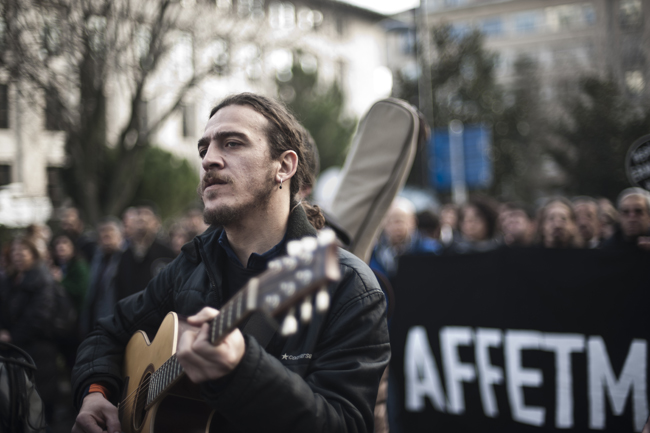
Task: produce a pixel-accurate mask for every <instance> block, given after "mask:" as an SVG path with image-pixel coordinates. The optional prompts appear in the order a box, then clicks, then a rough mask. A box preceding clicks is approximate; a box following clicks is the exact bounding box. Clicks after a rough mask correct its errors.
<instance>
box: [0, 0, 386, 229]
mask: <svg viewBox="0 0 650 433" xmlns="http://www.w3.org/2000/svg"><path fill="white" fill-rule="evenodd" d="M181 4H182V6H183V7H184V8H185V9H186V11H188V13H189V12H191V11H194V12H197V11H198V12H199V17H198V18H196V26H197V27H199V26H201V25H205V24H206V23H208V25H210V23H212V24H214V23H222V22H223V24H224V25H226V21H228V25H233V23H235V25H234V26H233V31H232V32H230V35H231V37H230V38H228V39H227V40H226V39H219V38H215V39H213V40H211V41H209V42H210V43H208V44H207V45H206V44H203V45H202V46H201V48H200V49H199V48H197V46H198V44H197V41H195V40H193V36H192V35H191V34H190V33H189V32H183V31H179V32H178V34H177V37H176V39H175V41H174V44H173V47H172V48H171V50H170V51H169V55H168V56H167V57H166V60H165V63H164V64H163V65H161V67H159V68H157V71H158V72H157V73H156V75H155V77H154V78H153V79H152V80H149V82H148V84H147V86H146V87H145V89H143V95H144V97H143V106H142V107H139V115H140V117H141V119H140V120H141V121H142V122H143V123H145V124H146V122H147V121H151V120H152V119H158V118H159V117H160V116H162V115H163V114H164V113H165V112H166V111H168V110H169V108H170V106H171V105H172V104H173V103H174V100H175V97H176V94H177V93H178V91H179V88H180V87H181V85H182V83H183V82H184V80H186V79H187V78H188V76H189V75H188V71H190V72H191V70H192V69H191V68H199V67H201V66H204V64H205V62H211V65H209V66H210V68H212V71H213V72H214V73H212V74H210V75H209V76H207V77H206V78H205V79H203V80H201V81H200V82H199V83H197V84H196V85H195V86H194V87H193V88H192V89H191V90H190V91H189V92H187V93H186V94H185V96H184V98H183V102H182V105H181V107H180V109H178V110H175V111H174V112H173V114H172V115H171V116H169V117H168V118H166V120H165V121H164V122H163V123H162V124H161V126H160V127H159V128H157V129H156V130H155V133H154V134H153V135H152V136H151V139H150V141H151V143H152V144H154V145H157V146H160V147H162V148H163V149H165V150H167V151H169V152H171V153H173V154H175V155H177V156H181V157H184V158H187V159H188V160H189V161H190V162H192V163H193V164H195V165H196V167H197V170H198V165H199V158H197V155H196V141H197V139H198V138H199V137H200V135H201V134H202V129H203V127H204V125H205V123H206V121H207V116H208V114H209V112H210V109H211V107H212V106H214V104H215V103H216V102H218V101H219V100H220V99H222V98H223V97H224V96H226V95H229V94H232V93H238V92H242V91H253V92H258V93H262V94H265V95H268V96H274V97H275V96H278V95H277V80H279V81H282V80H286V79H288V78H290V74H291V67H292V65H293V64H294V63H296V62H297V63H299V64H300V65H301V67H302V68H303V69H304V70H305V71H316V70H317V71H318V76H319V82H322V83H323V84H326V83H331V82H333V81H334V80H337V81H338V83H339V85H340V86H341V87H342V89H343V90H344V92H345V95H346V96H347V100H346V110H347V111H348V112H349V113H350V114H351V115H355V116H357V117H358V116H361V115H362V114H363V113H364V112H365V111H366V110H367V109H368V108H369V107H370V105H371V104H372V103H373V102H374V101H376V100H377V99H380V98H383V97H386V96H389V95H390V91H391V89H390V73H389V71H388V69H387V68H386V62H387V61H386V50H385V43H384V38H385V33H384V31H383V29H382V28H381V27H380V26H379V25H378V23H379V22H380V21H381V20H383V19H384V18H385V17H384V16H383V15H380V14H376V13H374V12H370V11H368V10H365V9H361V8H357V7H354V6H351V5H348V4H345V3H341V2H338V1H333V0H297V1H294V2H286V1H283V2H279V1H262V0H184V1H183V2H181ZM224 17H225V18H224ZM226 18H227V19H226ZM237 24H239V25H242V26H246V28H247V29H248V33H249V35H250V34H253V35H254V37H253V38H251V37H247V38H242V39H241V40H239V39H238V38H237V31H238V30H239V29H238V28H237V27H236V25H237ZM5 28H6V26H5V25H4V24H3V23H0V39H2V40H4V37H5V36H6V35H5ZM251 32H252V33H251ZM53 35H54V36H56V29H54V33H53V32H52V31H49V32H44V33H43V34H42V35H41V36H40V37H41V38H42V39H43V43H44V44H46V43H51V41H52V39H53V38H52V36H53ZM54 39H56V37H54ZM139 43H141V41H139V40H138V39H137V38H136V39H135V40H134V41H133V46H134V49H135V50H137V49H138V44H139ZM206 47H207V48H206ZM24 85H26V84H25V83H23V82H21V80H16V79H11V77H10V75H9V73H8V71H6V70H2V67H1V65H0V224H2V225H6V226H11V227H20V226H25V225H27V224H29V223H43V222H44V221H46V220H47V219H48V218H49V217H50V215H51V212H52V208H53V207H52V203H54V205H55V206H57V205H59V204H60V202H61V200H62V199H63V198H64V197H63V192H62V189H61V184H60V179H59V176H58V173H59V171H60V169H61V167H64V166H65V165H66V164H68V163H69V159H67V158H66V151H65V141H66V135H65V133H64V132H63V131H58V130H57V129H58V128H57V125H56V122H52V121H51V120H50V119H49V117H50V116H49V115H48V113H51V112H52V110H56V108H55V107H51V106H48V103H47V102H48V101H47V100H45V99H44V100H43V101H41V102H42V103H40V104H38V103H37V104H34V102H33V100H30V102H28V100H27V99H26V98H23V97H22V96H21V95H23V92H21V86H24ZM130 91H131V89H129V88H128V85H125V84H124V80H123V77H120V76H117V75H116V76H112V77H108V78H107V79H106V86H105V94H106V98H107V104H106V106H107V108H106V130H107V136H108V141H109V143H111V142H116V140H117V139H118V136H119V135H120V134H121V132H122V131H123V130H124V127H125V122H127V121H128V119H129V114H128V113H130V110H131V107H130V105H129V104H130V99H129V97H130V96H129V92H130ZM279 96H280V97H281V98H283V99H286V100H289V99H290V98H292V97H295V95H290V94H289V95H283V94H280V95H279Z"/></svg>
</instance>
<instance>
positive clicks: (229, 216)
mask: <svg viewBox="0 0 650 433" xmlns="http://www.w3.org/2000/svg"><path fill="white" fill-rule="evenodd" d="M275 187H276V183H275V182H274V178H273V175H272V173H271V171H270V170H269V172H268V173H267V177H266V179H264V180H263V181H262V182H261V184H260V185H259V186H258V188H257V191H256V192H255V194H254V196H253V201H252V202H250V203H244V204H241V205H238V206H227V205H222V206H219V207H217V208H214V209H208V208H205V209H204V210H203V221H204V222H205V223H206V224H208V225H217V226H228V225H231V224H233V223H236V222H237V221H242V220H243V219H244V217H245V216H246V215H247V214H250V213H254V212H258V211H259V210H260V209H264V208H265V207H266V206H267V205H268V203H269V200H270V199H271V191H273V188H275ZM199 188H200V186H199Z"/></svg>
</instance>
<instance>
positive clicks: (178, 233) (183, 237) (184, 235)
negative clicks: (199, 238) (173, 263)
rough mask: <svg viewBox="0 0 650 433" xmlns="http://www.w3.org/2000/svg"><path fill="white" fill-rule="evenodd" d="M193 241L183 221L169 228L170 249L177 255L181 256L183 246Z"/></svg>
mask: <svg viewBox="0 0 650 433" xmlns="http://www.w3.org/2000/svg"><path fill="white" fill-rule="evenodd" d="M191 240H192V238H191V237H190V234H189V233H188V231H187V230H186V228H185V225H184V224H183V222H182V221H177V222H175V223H173V224H172V225H171V226H170V227H169V247H170V248H171V249H172V251H174V253H176V255H178V254H180V253H181V248H183V245H185V244H186V243H188V242H189V241H191Z"/></svg>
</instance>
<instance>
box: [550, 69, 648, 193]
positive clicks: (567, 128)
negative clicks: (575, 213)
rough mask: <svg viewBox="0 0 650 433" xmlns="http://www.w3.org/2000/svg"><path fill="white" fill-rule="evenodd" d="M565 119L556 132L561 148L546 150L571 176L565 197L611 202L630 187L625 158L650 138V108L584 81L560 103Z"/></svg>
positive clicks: (607, 85)
mask: <svg viewBox="0 0 650 433" xmlns="http://www.w3.org/2000/svg"><path fill="white" fill-rule="evenodd" d="M564 106H565V109H566V110H567V112H568V114H569V119H568V120H567V121H565V122H563V123H562V124H561V125H560V126H559V127H558V129H557V133H558V135H559V136H560V137H561V138H563V139H564V142H565V143H564V144H565V145H564V146H562V147H558V148H553V149H549V152H551V154H552V156H553V157H554V158H555V160H556V161H557V162H558V164H559V165H560V166H561V167H562V168H563V169H564V170H565V171H566V173H567V175H568V176H569V182H568V183H567V192H568V193H571V194H580V195H583V194H584V195H593V196H604V197H608V198H610V199H615V198H616V196H617V195H618V193H619V192H620V191H621V190H622V189H624V188H627V187H629V186H630V183H629V181H628V180H627V176H626V174H625V157H626V154H627V151H628V149H629V147H630V146H631V145H632V143H633V142H634V141H635V140H636V139H638V138H640V137H641V136H643V135H645V134H648V133H649V132H650V107H648V106H643V105H641V104H640V103H639V102H637V101H635V100H634V99H632V98H630V97H629V95H626V94H625V93H624V92H622V91H621V89H620V88H619V87H618V86H617V84H616V83H615V82H614V81H613V80H608V79H600V78H597V77H585V78H583V79H581V80H580V85H579V93H578V95H577V97H576V96H573V97H571V98H567V99H566V100H565V101H564Z"/></svg>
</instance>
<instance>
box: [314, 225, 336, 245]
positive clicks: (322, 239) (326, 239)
mask: <svg viewBox="0 0 650 433" xmlns="http://www.w3.org/2000/svg"><path fill="white" fill-rule="evenodd" d="M335 240H336V234H335V233H334V230H332V229H323V230H321V231H320V232H319V233H318V244H319V245H320V246H325V245H329V244H331V243H334V241H335Z"/></svg>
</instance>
